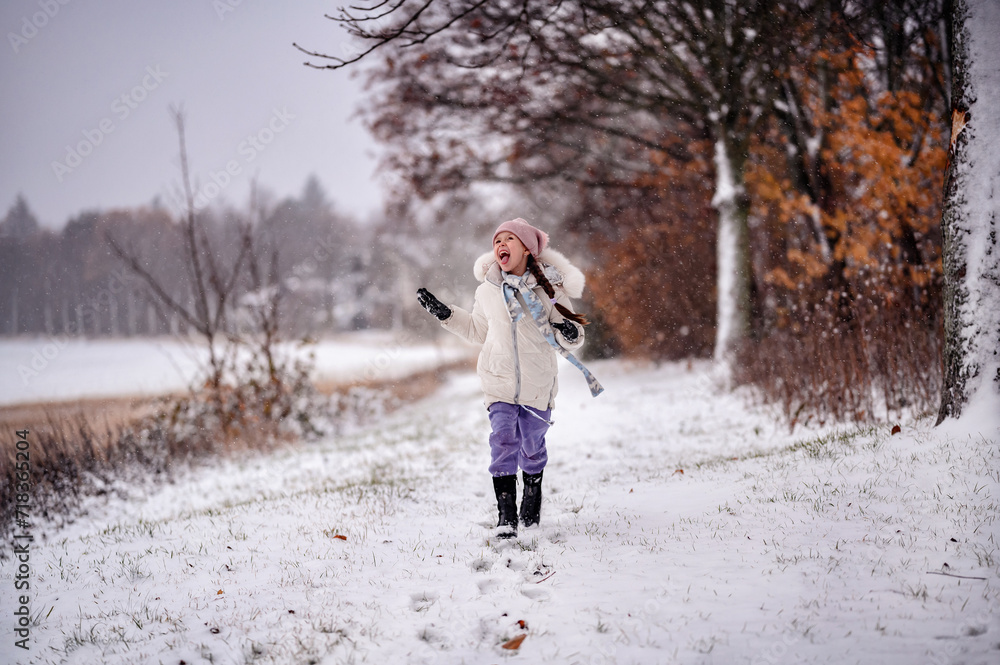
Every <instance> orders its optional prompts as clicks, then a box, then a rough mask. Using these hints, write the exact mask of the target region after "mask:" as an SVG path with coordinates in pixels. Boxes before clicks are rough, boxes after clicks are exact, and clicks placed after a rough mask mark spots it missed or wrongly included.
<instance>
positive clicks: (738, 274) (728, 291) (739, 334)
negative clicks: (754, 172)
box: [712, 138, 750, 368]
mask: <svg viewBox="0 0 1000 665" xmlns="http://www.w3.org/2000/svg"><path fill="white" fill-rule="evenodd" d="M715 173H716V177H715V180H716V182H715V195H714V196H713V197H712V206H713V207H714V208H715V209H716V210H718V212H719V234H718V241H717V243H718V244H717V249H716V256H717V261H718V267H717V274H718V278H717V280H716V328H715V352H714V358H715V361H716V363H718V364H719V365H720V366H723V367H725V368H728V366H729V365H730V363H731V362H732V360H733V356H734V354H735V352H736V349H737V348H738V346H739V344H740V342H742V341H743V339H744V338H745V337H746V335H747V333H748V332H749V330H750V250H749V242H750V239H749V235H750V234H749V229H748V227H747V210H746V206H745V205H744V204H743V199H744V191H743V190H744V187H743V169H742V167H741V166H737V165H734V164H733V161H732V156H731V155H730V154H729V151H727V150H726V144H725V141H724V139H722V138H719V139H718V140H717V141H716V142H715Z"/></svg>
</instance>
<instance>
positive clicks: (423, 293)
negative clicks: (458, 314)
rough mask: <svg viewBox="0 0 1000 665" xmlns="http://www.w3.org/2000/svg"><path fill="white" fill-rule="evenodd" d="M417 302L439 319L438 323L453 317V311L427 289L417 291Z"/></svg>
mask: <svg viewBox="0 0 1000 665" xmlns="http://www.w3.org/2000/svg"><path fill="white" fill-rule="evenodd" d="M417 302H418V303H420V306H421V307H423V308H424V309H426V310H427V311H428V312H430V313H431V314H432V315H434V316H435V317H437V320H438V321H444V320H445V319H447V318H448V317H449V316H451V310H450V309H449V308H448V306H447V305H445V304H444V303H443V302H441V301H440V300H438V299H437V298H435V297H434V294H433V293H431V292H430V291H428V290H427V289H417Z"/></svg>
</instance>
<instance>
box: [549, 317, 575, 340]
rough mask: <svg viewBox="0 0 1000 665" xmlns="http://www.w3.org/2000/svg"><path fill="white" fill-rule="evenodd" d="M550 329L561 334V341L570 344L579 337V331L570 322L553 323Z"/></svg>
mask: <svg viewBox="0 0 1000 665" xmlns="http://www.w3.org/2000/svg"><path fill="white" fill-rule="evenodd" d="M552 327H553V328H555V329H556V330H558V331H559V332H561V333H562V336H563V339H565V340H566V341H567V342H569V343H570V344H572V343H573V342H575V341H576V338H577V337H579V336H580V329H579V328H577V327H576V325H574V324H573V323H571V322H570V321H560V322H559V323H553V324H552Z"/></svg>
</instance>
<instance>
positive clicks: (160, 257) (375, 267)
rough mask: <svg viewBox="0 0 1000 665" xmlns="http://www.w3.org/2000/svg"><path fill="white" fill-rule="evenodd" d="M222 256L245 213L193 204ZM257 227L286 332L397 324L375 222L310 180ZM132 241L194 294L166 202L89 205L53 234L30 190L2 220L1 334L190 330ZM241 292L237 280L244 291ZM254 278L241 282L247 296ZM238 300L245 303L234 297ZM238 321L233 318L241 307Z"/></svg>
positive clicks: (165, 279)
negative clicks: (123, 250) (145, 275)
mask: <svg viewBox="0 0 1000 665" xmlns="http://www.w3.org/2000/svg"><path fill="white" fill-rule="evenodd" d="M198 214H199V215H200V216H201V217H202V221H203V222H204V228H205V229H206V233H208V234H209V235H210V236H211V240H212V241H213V242H212V245H213V247H215V248H217V251H218V253H219V256H217V257H213V258H214V259H215V260H219V261H222V262H225V261H226V260H229V259H231V256H230V255H232V254H233V253H235V252H236V251H238V247H239V241H238V238H239V236H238V232H237V225H238V224H239V223H240V222H241V220H242V219H244V218H245V215H247V214H249V213H246V212H244V211H239V210H220V209H205V210H202V211H200V212H199V213H198ZM255 228H256V233H258V234H259V235H260V236H261V237H262V238H264V239H265V240H266V243H267V246H269V247H271V246H273V247H274V248H275V249H277V259H278V260H277V263H276V265H275V266H274V269H275V270H276V271H277V274H278V276H279V280H278V281H279V282H280V284H281V288H282V289H283V291H284V293H283V294H282V296H283V297H282V303H283V311H282V324H283V326H284V329H285V330H286V331H287V333H288V334H293V335H296V336H302V335H320V334H324V333H330V332H337V331H343V330H353V329H359V328H367V327H373V326H374V327H387V326H389V325H391V323H392V318H393V307H392V305H391V304H388V305H387V306H386V307H384V308H376V309H372V308H369V307H365V306H363V305H362V302H363V301H365V300H367V301H369V302H374V303H378V302H381V301H382V300H384V299H385V296H384V293H385V292H386V290H391V286H390V285H391V284H392V279H391V278H392V275H393V271H392V270H387V269H386V268H385V266H383V265H381V264H380V263H379V264H375V263H373V254H372V251H371V248H372V246H373V241H372V236H373V235H374V234H375V230H374V229H372V228H364V227H361V226H360V225H359V224H357V223H356V222H355V221H354V220H352V219H349V218H348V217H346V216H344V215H342V214H338V213H337V212H335V211H334V208H333V206H332V204H331V203H330V202H329V201H328V200H327V198H326V195H325V193H324V192H323V190H322V188H321V186H320V185H319V183H318V181H317V180H316V179H315V178H310V179H309V181H308V182H307V183H306V185H305V187H304V189H303V192H302V194H301V195H300V196H298V197H291V198H287V199H285V200H282V201H280V202H277V203H275V204H274V205H271V206H266V207H265V208H264V210H263V212H262V214H261V218H260V219H259V220H255ZM109 237H110V238H113V239H115V240H116V241H117V242H118V243H119V244H120V245H122V246H124V247H127V248H129V249H130V250H131V251H133V252H134V253H135V254H137V255H138V256H141V257H142V259H143V262H144V266H143V267H144V269H145V270H147V271H148V272H149V273H150V274H151V275H152V276H154V277H156V278H157V280H158V281H159V282H160V283H161V284H164V285H167V286H168V289H169V291H170V295H171V296H172V297H173V298H174V299H175V300H176V301H177V302H190V299H191V298H192V294H191V279H190V275H189V274H188V268H187V265H188V264H187V263H186V262H185V261H184V255H183V252H184V246H183V242H182V238H181V233H180V227H179V222H178V220H177V219H176V217H175V216H174V215H173V214H171V211H170V210H169V209H167V208H166V207H163V206H159V205H151V206H144V207H140V208H120V209H114V210H109V211H93V212H82V213H80V214H78V215H77V216H75V217H73V218H72V219H70V220H69V222H68V223H67V224H66V226H65V227H63V229H62V230H60V231H58V232H54V231H50V230H47V229H43V228H41V227H40V226H39V224H38V221H37V219H36V218H35V216H34V215H33V213H32V212H31V209H30V206H29V204H28V202H27V201H26V200H25V198H24V197H23V196H18V198H17V200H16V201H15V202H14V204H13V205H12V206H11V208H10V209H9V211H8V212H7V214H6V216H5V218H4V219H3V221H2V222H0V335H3V336H14V335H57V336H87V337H102V336H136V335H164V334H187V333H188V332H189V331H188V329H187V327H188V326H187V323H186V322H185V321H184V319H183V318H181V317H179V316H178V315H177V314H176V313H175V312H171V311H170V310H169V309H167V308H165V307H163V305H162V303H161V302H160V301H159V299H157V298H156V297H154V295H153V294H152V293H151V292H150V290H149V289H148V287H147V285H146V283H145V282H144V281H143V280H142V279H140V278H139V277H138V276H137V275H136V274H135V272H134V271H132V270H130V269H129V268H128V267H126V265H125V264H124V263H123V262H122V261H121V260H120V259H119V258H118V256H117V255H116V254H115V253H114V252H113V251H112V248H111V246H110V244H109V242H108V238H109ZM240 291H241V290H240V289H239V288H238V289H237V292H238V293H239V292H240ZM247 295H248V288H247V287H245V286H244V288H242V296H243V297H247ZM232 306H233V308H238V307H239V301H238V300H237V301H236V302H234V303H232ZM236 318H237V319H238V317H236Z"/></svg>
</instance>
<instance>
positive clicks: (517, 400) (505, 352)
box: [417, 218, 603, 538]
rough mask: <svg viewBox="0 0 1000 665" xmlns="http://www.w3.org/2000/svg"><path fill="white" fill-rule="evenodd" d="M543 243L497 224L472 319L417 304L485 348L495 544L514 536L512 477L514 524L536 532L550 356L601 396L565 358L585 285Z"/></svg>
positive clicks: (552, 374)
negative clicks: (519, 477) (570, 368)
mask: <svg viewBox="0 0 1000 665" xmlns="http://www.w3.org/2000/svg"><path fill="white" fill-rule="evenodd" d="M548 240H549V237H548V235H547V234H546V233H544V232H542V231H540V230H538V229H536V228H535V227H533V226H531V225H530V224H528V223H527V222H526V221H524V220H523V219H520V218H518V219H513V220H510V221H508V222H504V223H503V224H501V225H500V226H499V228H497V230H496V233H494V234H493V251H492V252H487V253H486V254H483V255H482V256H481V257H479V258H478V259H476V263H475V265H474V266H473V274H474V275H475V276H476V279H478V280H480V281H482V282H483V283H482V284H480V285H479V288H478V289H476V299H475V305H474V306H473V308H472V312H471V313H469V312H468V311H466V310H464V309H462V308H461V307H457V306H455V305H451V306H448V305H445V304H444V303H442V302H441V301H439V300H438V299H437V298H435V297H434V296H433V295H432V294H431V293H430V292H429V291H427V289H419V290H418V291H417V301H418V302H419V303H420V305H421V306H423V307H424V309H426V310H427V311H428V312H430V313H431V314H432V315H434V316H435V317H437V318H438V320H440V321H441V324H442V325H443V326H444V328H445V329H446V330H449V331H451V332H453V333H455V334H456V335H458V336H459V337H461V338H463V339H466V340H468V341H469V342H472V343H476V344H482V345H483V348H482V351H481V352H480V354H479V363H478V372H479V377H480V380H481V381H482V388H483V392H484V393H485V395H486V400H485V401H486V408H487V409H488V411H489V416H490V425H491V426H492V428H493V431H492V433H491V434H490V452H491V456H492V463H491V464H490V473H491V474H492V475H493V489H494V491H495V492H496V498H497V512H498V523H497V527H498V531H497V535H498V536H499V537H501V538H510V537H513V536H515V535H517V522H518V515H517V505H516V492H517V469H518V468H519V467H520V469H521V472H522V478H523V481H524V495H523V497H522V499H521V514H520V520H521V523H522V524H523V525H524V526H526V527H527V526H533V525H535V524H538V519H539V513H540V511H541V505H542V470H543V469H544V468H545V463H546V461H547V460H548V455H547V454H546V451H545V433H546V431H547V430H548V428H549V425H551V424H552V423H551V422H550V420H549V415H550V414H551V411H552V407H553V400H554V399H555V396H556V391H557V390H558V384H557V381H556V374H557V368H556V356H555V354H556V352H558V353H560V354H561V355H563V356H564V357H566V358H567V359H568V360H569V361H570V362H572V363H573V364H574V365H576V366H577V367H578V368H579V369H580V370H581V371H582V372H583V373H584V375H585V376H586V377H587V379H588V382H589V383H590V389H591V393H592V394H593V395H594V396H595V397H596V396H597V395H598V394H600V392H601V391H602V390H603V388H602V387H601V385H600V384H599V383H598V382H597V379H595V378H594V377H593V376H592V375H591V374H590V372H589V371H587V369H586V368H585V367H583V365H581V364H580V363H579V362H578V361H577V360H576V358H574V357H573V354H572V353H570V351H572V350H574V349H578V348H580V347H581V346H582V345H583V336H584V335H583V326H584V325H586V324H587V320H586V319H585V318H584V317H583V316H581V315H580V314H575V313H574V312H573V310H572V304H571V303H570V297H573V298H578V297H580V295H581V294H582V293H583V284H584V277H583V273H582V272H580V270H579V269H577V268H576V267H575V266H573V265H572V264H571V263H570V262H569V260H568V259H567V258H566V257H565V256H563V255H562V254H560V253H559V252H556V251H555V250H552V249H546V245H547V244H548Z"/></svg>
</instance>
